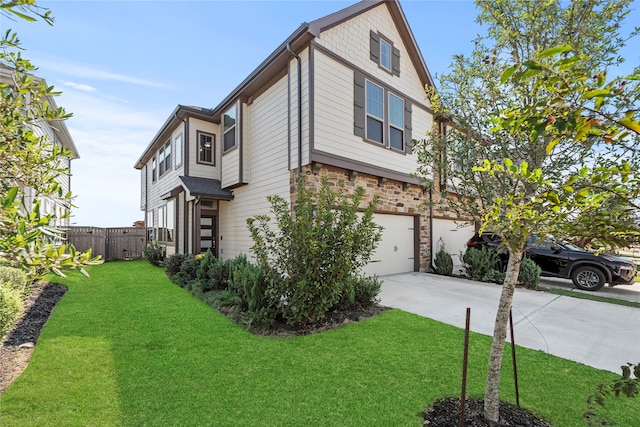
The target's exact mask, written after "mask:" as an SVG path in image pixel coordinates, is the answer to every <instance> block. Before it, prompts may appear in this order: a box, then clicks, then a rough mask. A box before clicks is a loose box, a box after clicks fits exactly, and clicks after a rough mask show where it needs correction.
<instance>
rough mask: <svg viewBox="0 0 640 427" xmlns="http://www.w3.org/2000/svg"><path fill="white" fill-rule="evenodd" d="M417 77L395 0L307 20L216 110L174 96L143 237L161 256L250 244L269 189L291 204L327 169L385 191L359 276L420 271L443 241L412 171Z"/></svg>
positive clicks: (426, 118)
mask: <svg viewBox="0 0 640 427" xmlns="http://www.w3.org/2000/svg"><path fill="white" fill-rule="evenodd" d="M426 85H428V86H433V80H432V77H431V75H430V74H429V71H428V69H427V66H426V64H425V62H424V59H423V57H422V55H421V53H420V50H419V48H418V46H417V43H416V40H415V38H414V36H413V34H412V32H411V29H410V28H409V25H408V23H407V19H406V17H405V15H404V12H403V11H402V8H401V6H400V4H399V3H398V2H397V1H362V2H360V3H357V4H354V5H353V6H350V7H348V8H346V9H343V10H341V11H338V12H336V13H334V14H331V15H328V16H326V17H324V18H321V19H318V20H315V21H312V22H310V23H304V24H302V25H301V26H300V27H299V28H298V29H297V30H296V31H295V32H294V33H293V34H291V36H289V38H287V39H286V40H285V41H284V42H283V43H282V44H281V45H280V46H278V48H277V49H276V50H275V51H274V52H273V53H272V54H271V55H269V57H268V58H266V59H265V60H264V61H263V62H262V63H261V64H260V65H259V66H258V68H256V69H255V71H253V72H252V73H251V74H250V75H249V76H248V77H247V78H246V79H245V80H244V81H243V82H242V83H241V84H240V85H239V86H238V87H236V88H235V89H234V90H233V91H232V92H231V93H230V94H229V95H228V96H227V97H226V98H225V99H223V100H222V101H221V102H220V103H219V104H218V105H217V106H216V107H214V108H212V109H207V108H199V107H189V106H183V105H179V106H178V107H177V108H176V109H175V110H174V111H173V112H172V113H171V114H170V116H169V117H168V119H167V120H166V122H165V123H164V125H163V126H162V128H161V129H160V130H159V131H158V133H157V134H156V136H155V137H154V138H153V140H152V141H151V143H150V144H149V145H148V146H147V148H146V149H145V151H144V153H142V155H141V156H140V158H139V159H138V161H137V162H136V164H135V168H137V169H139V170H140V171H141V209H142V210H143V211H144V212H145V218H146V226H147V228H148V237H149V239H157V240H159V241H161V242H163V243H164V244H166V247H167V254H171V253H176V252H177V253H201V252H204V251H206V250H207V249H211V250H212V251H213V252H214V254H215V255H216V256H219V257H222V258H231V257H235V256H236V255H238V254H241V253H246V254H248V253H249V249H250V247H251V245H252V240H251V237H250V235H249V232H248V229H247V226H246V219H247V218H248V217H251V216H254V215H256V214H262V213H268V212H269V208H270V205H269V203H268V201H267V199H266V197H267V196H268V195H272V194H277V195H280V196H282V197H284V198H285V199H288V200H295V196H296V195H295V192H296V186H295V182H296V178H297V176H298V174H299V173H300V172H301V173H303V174H305V175H307V179H308V180H309V181H310V182H311V183H312V184H311V185H316V186H317V185H319V183H320V179H321V177H327V178H328V179H329V181H332V182H337V181H340V180H342V181H344V182H346V183H347V188H350V187H351V188H353V187H355V186H360V187H363V188H364V189H365V190H366V192H367V195H368V197H373V195H374V194H377V195H379V196H380V197H381V203H380V205H379V206H378V211H377V213H376V217H375V219H376V221H377V222H378V223H379V224H381V225H382V226H383V227H384V232H383V236H382V241H381V243H380V245H379V248H378V250H377V252H376V253H375V255H374V257H373V260H372V262H371V263H370V264H369V265H368V266H367V268H366V272H367V273H368V274H373V273H375V274H391V273H398V272H408V271H425V270H428V269H429V266H430V264H431V256H432V247H433V241H434V238H435V239H436V241H437V240H438V237H437V233H434V228H433V218H431V216H430V214H429V209H428V207H425V205H426V204H427V202H428V201H429V193H428V192H425V191H424V190H423V188H422V187H421V186H420V185H418V184H419V183H418V180H417V179H416V178H414V177H413V176H412V175H411V173H412V172H413V171H415V170H416V164H417V163H416V162H417V156H416V155H415V154H414V153H412V150H411V140H412V138H414V137H415V138H421V137H424V135H425V133H426V132H427V131H428V130H430V129H432V127H433V126H434V118H433V114H432V111H431V109H430V107H429V102H428V100H427V99H426V96H425V91H424V89H425V86H426ZM445 221H448V220H445ZM448 222H450V221H448ZM440 228H441V229H442V230H446V231H447V232H448V231H449V230H450V229H455V226H453V225H449V224H448V223H447V224H445V226H444V227H440ZM442 232H444V231H442ZM465 241H466V240H465Z"/></svg>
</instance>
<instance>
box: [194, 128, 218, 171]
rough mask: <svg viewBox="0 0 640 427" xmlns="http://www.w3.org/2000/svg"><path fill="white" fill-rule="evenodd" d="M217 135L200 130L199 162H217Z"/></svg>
mask: <svg viewBox="0 0 640 427" xmlns="http://www.w3.org/2000/svg"><path fill="white" fill-rule="evenodd" d="M215 141H216V138H215V135H210V134H208V133H203V132H198V163H206V164H208V165H214V164H215V156H216V147H215Z"/></svg>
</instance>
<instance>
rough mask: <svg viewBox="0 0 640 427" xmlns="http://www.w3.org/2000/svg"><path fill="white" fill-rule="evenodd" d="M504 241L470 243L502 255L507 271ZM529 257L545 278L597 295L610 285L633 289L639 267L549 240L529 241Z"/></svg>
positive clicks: (491, 237)
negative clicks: (553, 278) (593, 292)
mask: <svg viewBox="0 0 640 427" xmlns="http://www.w3.org/2000/svg"><path fill="white" fill-rule="evenodd" d="M501 241H502V240H501V238H500V237H498V236H496V235H495V234H493V233H490V232H485V233H482V234H481V235H478V234H477V233H476V234H475V235H474V236H473V237H472V238H471V240H469V241H468V242H467V247H468V248H477V249H480V248H482V247H483V246H485V247H488V248H491V249H493V250H495V251H496V252H497V253H498V256H499V257H500V261H501V264H502V266H504V267H506V265H507V261H508V258H509V254H508V251H507V250H506V249H505V248H504V247H502V246H501ZM525 256H526V257H528V258H531V259H532V260H533V261H535V263H536V264H538V265H539V266H540V268H542V275H543V276H552V277H562V278H565V279H571V280H572V281H573V284H574V285H575V286H576V287H577V288H579V289H583V290H585V291H597V290H598V289H600V288H602V287H603V286H604V285H605V284H606V283H608V284H609V286H615V285H631V284H632V283H633V281H634V279H635V277H636V274H637V267H636V265H635V264H634V263H633V262H632V261H631V260H629V259H627V258H622V257H619V256H616V255H612V254H605V253H601V254H598V255H596V254H595V253H593V252H591V251H588V250H585V249H582V248H579V247H577V246H574V245H570V244H567V243H559V242H556V241H554V240H552V239H551V238H549V237H547V238H546V239H545V240H544V241H543V240H540V239H538V238H537V237H536V236H531V237H530V238H529V239H527V246H526V248H525Z"/></svg>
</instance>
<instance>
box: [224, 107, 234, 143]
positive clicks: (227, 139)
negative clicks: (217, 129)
mask: <svg viewBox="0 0 640 427" xmlns="http://www.w3.org/2000/svg"><path fill="white" fill-rule="evenodd" d="M236 119H237V106H236V105H234V106H233V107H231V108H229V110H227V112H226V113H224V115H223V116H222V135H223V136H222V141H223V143H222V149H223V150H224V151H228V150H230V149H232V148H233V147H235V146H236V142H237V141H236V139H237V138H236V134H237V132H236V121H237V120H236Z"/></svg>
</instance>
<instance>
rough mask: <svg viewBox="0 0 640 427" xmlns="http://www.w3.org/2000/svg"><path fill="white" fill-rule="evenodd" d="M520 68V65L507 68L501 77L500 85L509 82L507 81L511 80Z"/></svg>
mask: <svg viewBox="0 0 640 427" xmlns="http://www.w3.org/2000/svg"><path fill="white" fill-rule="evenodd" d="M518 68H520V64H516V65H513V66H511V67H509V68H507V69H506V70H504V72H503V73H502V76H501V77H500V84H501V85H503V84H505V83H506V82H507V80H509V78H510V77H511V76H512V75H513V73H514V72H515V71H516V70H517V69H518Z"/></svg>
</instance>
